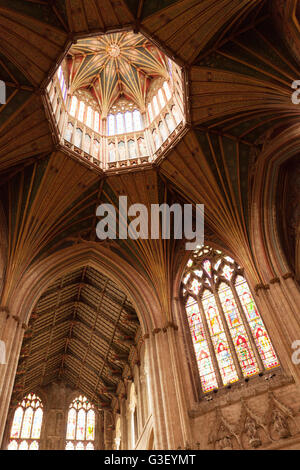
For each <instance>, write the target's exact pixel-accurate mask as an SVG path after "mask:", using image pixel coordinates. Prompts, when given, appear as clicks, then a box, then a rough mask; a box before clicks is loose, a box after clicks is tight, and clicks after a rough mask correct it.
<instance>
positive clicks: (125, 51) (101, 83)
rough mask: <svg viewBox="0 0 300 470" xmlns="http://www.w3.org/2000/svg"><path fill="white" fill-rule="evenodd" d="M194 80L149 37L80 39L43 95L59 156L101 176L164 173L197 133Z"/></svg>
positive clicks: (124, 35) (130, 34) (119, 35)
mask: <svg viewBox="0 0 300 470" xmlns="http://www.w3.org/2000/svg"><path fill="white" fill-rule="evenodd" d="M186 76H187V73H186V70H185V68H184V67H182V66H180V65H179V64H177V63H176V62H175V59H174V58H173V57H172V59H171V58H170V57H169V56H168V54H167V53H166V52H165V51H164V50H163V47H160V46H159V44H157V43H155V44H154V43H153V42H152V41H151V40H150V39H149V38H148V37H145V36H144V35H143V34H142V33H134V32H132V31H128V30H126V31H123V32H117V33H108V34H103V33H102V34H98V35H97V34H95V35H94V36H87V37H80V38H76V37H74V38H73V42H72V43H71V45H70V46H69V47H68V49H67V50H66V51H65V54H64V59H63V60H62V62H61V63H60V64H58V66H57V68H56V69H55V70H54V72H53V74H52V75H51V76H50V77H49V80H48V82H47V83H46V85H45V89H44V92H43V102H44V106H45V108H46V114H47V118H48V120H49V122H50V125H51V129H52V136H53V139H54V141H55V146H56V148H57V149H58V150H61V151H63V152H64V153H66V154H67V155H69V156H70V158H73V159H76V160H78V161H79V162H81V163H82V164H84V165H86V166H88V167H90V168H92V169H94V170H95V171H97V172H99V173H103V172H108V173H115V172H119V171H132V170H134V169H138V168H140V167H143V168H145V166H147V165H148V166H152V165H155V166H157V165H159V164H160V162H161V161H162V160H163V159H164V158H165V156H166V154H167V153H168V152H169V151H170V150H171V149H172V148H173V147H174V145H176V143H177V142H178V141H179V140H180V139H181V138H182V137H183V136H184V134H185V133H186V132H187V130H188V128H189V118H188V116H189V112H188V106H187V96H188V90H187V86H188V80H187V79H186Z"/></svg>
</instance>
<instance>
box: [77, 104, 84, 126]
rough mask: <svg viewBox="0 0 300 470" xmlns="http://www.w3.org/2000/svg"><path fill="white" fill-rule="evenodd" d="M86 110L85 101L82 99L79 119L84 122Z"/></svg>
mask: <svg viewBox="0 0 300 470" xmlns="http://www.w3.org/2000/svg"><path fill="white" fill-rule="evenodd" d="M84 110H85V104H84V102H83V101H80V104H79V111H78V119H79V121H81V122H83V117H84Z"/></svg>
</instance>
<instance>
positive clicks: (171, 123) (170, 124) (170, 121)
mask: <svg viewBox="0 0 300 470" xmlns="http://www.w3.org/2000/svg"><path fill="white" fill-rule="evenodd" d="M165 120H166V123H167V126H168V129H169V132H170V133H171V132H173V131H174V129H175V124H174V121H173V119H172V118H171V116H170V114H169V113H167V114H166V115H165Z"/></svg>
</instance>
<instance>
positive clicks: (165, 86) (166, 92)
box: [163, 82, 172, 100]
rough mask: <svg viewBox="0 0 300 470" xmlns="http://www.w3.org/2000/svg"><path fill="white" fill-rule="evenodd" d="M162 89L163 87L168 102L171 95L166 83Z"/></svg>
mask: <svg viewBox="0 0 300 470" xmlns="http://www.w3.org/2000/svg"><path fill="white" fill-rule="evenodd" d="M163 87H164V90H165V94H166V97H167V99H168V100H170V99H171V97H172V94H171V91H170V88H169V84H168V82H164V84H163Z"/></svg>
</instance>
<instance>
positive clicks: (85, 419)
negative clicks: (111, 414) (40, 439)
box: [66, 395, 96, 450]
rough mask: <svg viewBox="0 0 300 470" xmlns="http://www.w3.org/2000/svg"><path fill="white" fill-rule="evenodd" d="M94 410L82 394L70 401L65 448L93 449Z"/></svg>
mask: <svg viewBox="0 0 300 470" xmlns="http://www.w3.org/2000/svg"><path fill="white" fill-rule="evenodd" d="M95 420H96V418H95V410H94V406H93V405H92V404H91V402H90V401H89V400H88V399H87V398H86V397H85V396H83V395H80V396H79V397H78V398H75V400H73V401H72V403H71V405H70V408H69V413H68V424H67V435H66V441H67V442H66V450H94V440H95Z"/></svg>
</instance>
